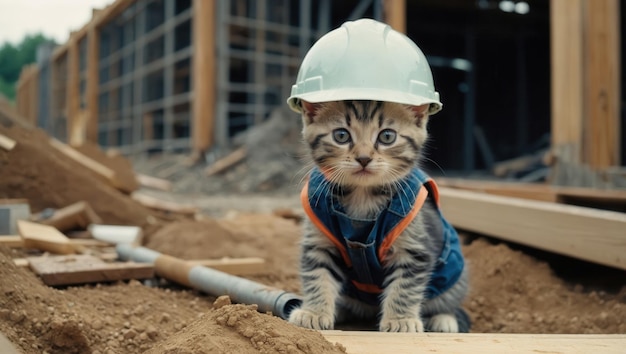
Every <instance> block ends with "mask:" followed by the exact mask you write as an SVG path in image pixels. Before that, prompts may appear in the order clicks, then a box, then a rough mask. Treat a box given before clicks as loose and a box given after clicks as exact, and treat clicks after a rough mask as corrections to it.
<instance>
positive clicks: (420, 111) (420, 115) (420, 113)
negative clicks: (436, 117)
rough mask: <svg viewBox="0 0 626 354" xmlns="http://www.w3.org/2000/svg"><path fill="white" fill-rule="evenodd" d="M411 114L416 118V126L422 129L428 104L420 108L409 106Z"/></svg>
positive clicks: (426, 115)
mask: <svg viewBox="0 0 626 354" xmlns="http://www.w3.org/2000/svg"><path fill="white" fill-rule="evenodd" d="M410 108H411V112H413V114H414V115H415V118H417V126H418V127H420V128H421V127H422V125H423V121H424V118H426V117H428V109H429V108H430V104H429V103H426V104H423V105H420V106H410Z"/></svg>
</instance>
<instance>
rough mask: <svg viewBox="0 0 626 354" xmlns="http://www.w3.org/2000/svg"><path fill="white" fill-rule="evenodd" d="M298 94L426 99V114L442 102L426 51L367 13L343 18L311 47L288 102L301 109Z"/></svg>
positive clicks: (319, 98) (316, 98)
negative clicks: (350, 19)
mask: <svg viewBox="0 0 626 354" xmlns="http://www.w3.org/2000/svg"><path fill="white" fill-rule="evenodd" d="M300 100H304V101H307V102H312V103H318V102H328V101H342V100H376V101H387V102H396V103H403V104H408V105H413V106H420V105H424V104H430V107H429V110H428V112H429V113H430V114H434V113H437V112H439V111H440V110H441V107H442V104H441V102H440V101H439V93H438V92H437V91H435V86H434V83H433V76H432V73H431V71H430V67H429V66H428V62H427V61H426V57H425V56H424V53H422V51H421V50H420V49H419V48H418V47H417V45H415V43H413V41H411V40H410V39H409V38H408V37H407V36H405V35H404V34H402V33H400V32H397V31H394V30H393V29H392V28H391V27H390V26H389V25H386V24H384V23H380V22H377V21H374V20H370V19H362V20H358V21H353V22H346V23H344V24H343V25H342V26H341V27H340V28H338V29H335V30H333V31H331V32H328V33H327V34H326V35H324V36H323V37H322V38H320V39H319V40H318V41H317V42H316V43H315V44H314V45H313V47H311V49H310V50H309V52H308V53H307V54H306V56H305V57H304V60H303V61H302V65H301V66H300V70H299V71H298V78H297V79H296V83H295V85H293V86H292V87H291V97H289V99H288V100H287V103H288V104H289V107H291V109H293V110H294V111H296V112H301V110H302V108H301V107H300Z"/></svg>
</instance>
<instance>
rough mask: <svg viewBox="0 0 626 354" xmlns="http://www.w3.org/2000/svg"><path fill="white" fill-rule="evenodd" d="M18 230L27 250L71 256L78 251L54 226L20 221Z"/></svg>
mask: <svg viewBox="0 0 626 354" xmlns="http://www.w3.org/2000/svg"><path fill="white" fill-rule="evenodd" d="M17 230H18V232H19V234H20V236H22V239H23V240H24V247H25V248H36V249H39V250H42V251H48V252H52V253H60V254H71V253H75V251H76V248H75V247H74V245H72V243H71V242H70V240H69V239H68V238H67V237H66V236H65V235H63V234H62V233H60V232H59V230H57V229H55V228H54V227H52V226H47V225H42V224H37V223H33V222H29V221H24V220H18V222H17Z"/></svg>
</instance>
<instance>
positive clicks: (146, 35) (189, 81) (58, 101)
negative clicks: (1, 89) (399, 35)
mask: <svg viewBox="0 0 626 354" xmlns="http://www.w3.org/2000/svg"><path fill="white" fill-rule="evenodd" d="M397 4H398V5H399V6H404V5H403V2H402V1H397ZM339 7H343V8H348V9H352V8H354V10H350V16H348V17H353V18H357V17H360V16H362V15H364V14H367V15H369V16H370V17H375V18H379V19H380V17H381V16H382V10H381V8H382V2H381V1H380V0H359V1H356V0H353V1H348V2H345V3H337V2H334V3H333V2H332V1H330V0H303V1H291V0H258V1H257V0H234V1H228V0H145V1H138V0H117V1H115V2H114V3H112V4H111V5H109V6H108V7H106V8H105V9H102V10H94V11H93V15H92V19H91V21H90V22H89V23H87V24H85V25H84V26H83V27H82V28H81V29H79V30H78V31H75V32H72V33H71V35H70V39H69V40H68V41H67V43H64V44H63V45H61V46H59V47H57V48H56V49H54V50H53V51H52V50H51V48H50V47H47V49H46V50H42V53H41V55H40V56H39V59H38V63H37V65H35V66H33V67H31V68H28V69H27V70H24V72H23V73H22V77H21V79H20V86H19V88H20V89H19V90H18V91H19V92H18V101H20V102H19V103H18V111H20V112H21V113H23V114H25V115H26V116H27V117H28V118H29V120H31V121H32V122H33V123H37V124H38V125H39V126H40V127H42V128H44V129H45V130H46V131H48V132H49V133H50V134H51V135H53V136H54V137H56V138H58V139H60V140H62V141H66V142H68V143H70V144H73V145H80V144H82V143H83V142H84V141H85V140H89V141H93V142H97V143H98V144H99V145H101V146H102V147H105V148H116V149H118V150H119V151H120V152H122V153H124V154H138V153H139V154H140V153H145V152H152V151H164V152H172V151H180V150H188V149H190V148H192V149H193V150H195V151H197V152H204V151H207V150H208V149H211V148H220V147H224V146H227V145H229V144H230V139H231V137H232V136H233V135H235V134H237V133H239V132H241V131H244V130H246V129H247V128H248V127H250V126H251V125H254V124H258V123H260V122H262V121H264V120H265V119H266V118H267V117H268V116H269V114H270V112H271V111H272V110H273V109H274V108H276V107H277V106H280V105H283V104H284V100H285V97H287V96H288V95H289V91H290V87H291V84H292V83H293V81H294V79H295V76H296V75H297V70H298V66H299V64H300V60H301V58H302V57H303V56H304V54H305V52H306V51H307V50H308V48H309V47H310V45H311V44H312V43H313V42H314V41H315V40H316V39H317V38H319V37H320V36H322V35H323V34H324V33H326V32H327V31H329V30H330V29H331V27H333V26H336V25H338V23H334V22H333V16H332V14H333V12H338V10H337V8H339ZM396 13H397V11H396ZM340 17H341V16H340ZM345 19H346V18H345V16H344V18H338V19H335V22H337V21H341V22H343V20H345ZM35 78H37V80H35ZM33 92H37V95H33V94H32V93H33ZM37 108H38V111H37V112H35V111H34V110H35V109H37Z"/></svg>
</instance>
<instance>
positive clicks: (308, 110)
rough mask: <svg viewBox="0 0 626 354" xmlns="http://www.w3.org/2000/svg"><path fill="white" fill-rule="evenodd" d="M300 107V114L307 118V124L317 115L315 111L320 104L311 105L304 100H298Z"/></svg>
mask: <svg viewBox="0 0 626 354" xmlns="http://www.w3.org/2000/svg"><path fill="white" fill-rule="evenodd" d="M300 105H301V106H302V112H303V113H304V115H305V116H306V117H307V119H308V121H309V123H312V122H313V118H314V117H315V115H316V114H317V110H318V109H319V108H320V107H321V103H311V102H307V101H304V100H300Z"/></svg>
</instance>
